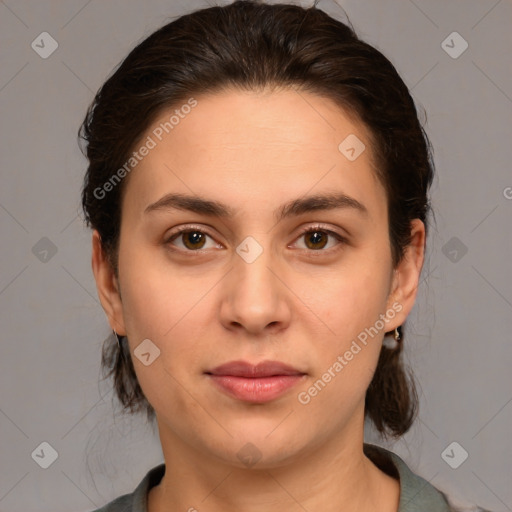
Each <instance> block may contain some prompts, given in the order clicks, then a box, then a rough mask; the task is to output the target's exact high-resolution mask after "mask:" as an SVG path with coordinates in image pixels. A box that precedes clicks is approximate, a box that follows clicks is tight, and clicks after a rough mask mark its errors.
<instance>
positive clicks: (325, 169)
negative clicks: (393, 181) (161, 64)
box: [93, 89, 424, 467]
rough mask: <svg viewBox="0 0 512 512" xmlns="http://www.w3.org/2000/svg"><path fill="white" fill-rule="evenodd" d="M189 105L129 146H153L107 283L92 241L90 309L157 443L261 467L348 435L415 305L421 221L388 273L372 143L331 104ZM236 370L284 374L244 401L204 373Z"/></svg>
mask: <svg viewBox="0 0 512 512" xmlns="http://www.w3.org/2000/svg"><path fill="white" fill-rule="evenodd" d="M195 99H196V101H197V104H196V105H195V106H194V107H193V108H191V109H183V110H181V112H182V115H181V116H180V118H179V122H177V123H175V124H173V128H172V130H171V129H169V125H167V129H168V131H169V133H166V131H165V130H162V124H163V123H165V122H168V121H169V118H170V116H171V115H173V113H174V111H175V109H176V108H173V109H170V110H169V111H165V112H163V113H162V115H161V116H160V117H159V118H158V119H157V120H156V121H155V122H154V123H153V125H152V126H151V127H150V128H149V129H148V131H147V132H146V133H145V134H144V136H143V137H142V138H141V140H142V141H143V142H144V141H146V143H148V142H149V139H148V137H150V139H151V140H152V141H153V143H154V144H153V143H151V142H149V143H148V146H154V147H152V148H151V149H150V150H149V151H148V152H147V154H146V156H144V157H143V158H142V159H141V161H140V162H138V164H137V165H136V167H135V168H134V169H133V170H132V171H131V174H130V175H129V177H128V181H127V183H126V189H125V194H124V197H123V202H122V222H121V234H120V246H119V282H118V283H117V282H116V280H115V278H114V277H113V275H112V273H111V271H110V270H109V267H108V265H107V264H106V261H105V258H104V256H103V255H102V253H101V250H100V246H99V242H98V237H97V234H96V233H95V238H94V239H93V244H94V245H93V246H94V252H93V268H94V271H95V276H96V280H97V284H98V290H99V294H100V298H101V300H102V304H103V306H104V308H105V311H106V312H107V315H108V317H109V320H110V323H111V325H112V327H113V328H115V329H116V331H117V332H118V333H120V334H126V335H127V336H128V340H129V345H130V350H131V353H132V359H133V363H134V367H135V371H136V374H137V378H138V380H139V382H140V385H141V387H142V389H143V391H144V394H145V395H146V397H147V399H148V400H149V402H150V403H151V405H152V406H153V407H154V409H155V411H156V416H157V421H158V425H159V429H160V436H161V440H162V442H163V443H168V445H169V446H177V445H180V444H181V445H187V446H189V447H194V449H197V451H198V452H200V453H202V454H204V456H205V457H207V456H212V457H215V458H216V460H222V461H225V462H226V463H229V464H232V465H237V466H242V465H243V462H242V461H241V460H240V457H239V455H240V453H244V450H246V451H247V450H249V451H251V450H252V451H254V452H255V453H257V454H258V457H261V459H260V464H261V465H262V466H264V465H266V466H268V467H272V466H275V465H279V464H282V463H284V462H285V461H292V460H293V459H295V458H297V459H298V458H299V457H300V456H301V455H304V454H305V453H313V452H314V451H315V450H316V449H318V447H319V446H320V445H324V444H325V443H330V444H338V445H339V447H341V446H344V443H347V442H348V441H349V440H351V441H354V440H358V441H362V434H363V413H364V398H365V393H366V390H367V388H368V385H369V383H370V381H371V379H372V376H373V374H374V371H375V368H376V365H377V361H378V357H379V353H380V351H381V347H382V340H383V337H384V333H385V332H387V331H392V330H393V329H394V328H395V327H396V326H399V325H401V324H402V323H403V321H404V320H405V318H406V316H407V314H408V312H409V311H410V309H411V308H412V306H413V303H414V298H415V293H416V287H417V284H418V276H419V273H420V271H421V266H422V263H423V243H424V229H423V224H422V223H421V222H420V221H416V222H414V223H413V225H412V228H413V243H412V244H411V247H410V249H409V252H408V253H407V257H406V258H405V259H404V262H403V263H402V264H401V266H399V267H398V268H397V269H393V268H392V263H391V248H390V243H389V235H388V221H387V208H386V195H385V191H384V189H383V187H382V185H381V184H380V183H379V181H378V180H377V178H376V176H375V171H374V165H375V164H374V161H373V154H372V150H371V144H370V139H369V132H368V131H367V129H366V128H365V126H364V125H362V124H361V123H359V122H358V121H357V120H355V119H354V118H352V117H349V116H348V115H347V113H346V112H344V111H342V110H341V109H340V108H338V107H337V106H336V105H335V104H334V103H332V102H331V101H330V100H328V99H326V98H321V97H319V96H316V95H313V94H311V93H306V92H300V93H299V92H296V91H295V90H292V89H286V90H281V91H274V92H260V93H256V92H240V91H237V92H235V91H224V92H222V93H218V94H215V95H205V96H196V97H195ZM177 108H178V109H179V106H178V107H177ZM189 110H190V112H189V113H188V114H186V115H184V114H183V112H184V111H187V112H188V111H189ZM174 121H176V119H175V120H174ZM354 136H355V137H357V139H355V138H354ZM347 137H350V138H349V139H348V142H346V143H344V144H342V145H341V149H340V144H341V143H342V142H343V141H344V140H345V139H346V138H347ZM358 140H359V142H358ZM354 141H355V142H354ZM361 143H362V144H364V150H362V152H361V149H362V148H363V146H362V145H361ZM137 147H138V146H137ZM350 148H354V151H352V150H351V149H350ZM358 153H360V154H359V155H358V156H357V154H358ZM354 156H356V158H354ZM170 194H181V195H182V196H183V197H184V196H193V197H194V198H196V199H197V198H201V200H203V201H209V202H214V203H215V205H214V206H215V207H216V208H217V209H216V210H214V209H213V207H212V205H211V204H209V208H206V207H205V203H201V204H200V203H199V202H196V203H195V206H196V208H192V206H194V205H193V203H192V202H190V201H189V202H188V203H187V202H183V201H182V202H181V203H177V202H176V200H174V201H173V200H172V197H171V196H170ZM313 196H315V197H316V196H318V198H317V200H316V201H313V200H311V199H308V198H311V197H313ZM321 197H324V198H325V197H329V198H331V202H330V203H328V202H327V201H325V200H324V201H322V200H321V199H319V198H321ZM333 198H337V201H335V200H334V199H333ZM294 202H295V203H294ZM201 205H202V206H203V207H202V209H201V208H197V207H198V206H201ZM222 210H225V211H222ZM183 230H185V232H184V233H183V232H182V231H183ZM180 233H181V234H180ZM118 290H120V294H119V293H118ZM144 340H150V341H149V342H148V341H145V342H144V343H145V344H143V345H141V343H142V342H143V341H144ZM134 351H135V354H137V353H139V355H140V352H142V353H144V354H145V355H144V356H143V357H142V358H140V359H139V357H137V356H136V355H134ZM148 354H149V355H148ZM141 359H142V360H141ZM240 360H242V361H246V362H248V363H250V364H254V365H256V364H258V363H260V362H261V361H279V362H281V363H285V364H286V365H289V366H290V367H292V368H294V369H295V370H296V373H297V375H295V377H290V376H288V377H281V378H279V377H277V378H276V377H273V378H267V380H265V381H264V380H260V381H259V382H260V383H262V384H260V386H259V389H260V391H261V389H262V388H264V389H263V392H260V393H258V392H257V389H258V385H257V384H254V383H255V382H256V381H255V380H252V379H251V380H250V381H251V382H252V384H251V383H250V382H249V379H245V381H244V382H245V384H244V383H241V382H242V381H243V377H238V378H233V377H232V378H231V380H230V378H229V377H213V376H212V375H211V374H209V373H211V372H212V371H213V370H214V369H215V368H216V367H218V366H219V365H222V364H225V363H228V362H231V361H240ZM143 361H144V362H143ZM145 363H146V364H145ZM147 363H149V364H147ZM220 373H222V372H220ZM226 373H229V372H225V374H226ZM276 373H279V372H276ZM282 373H283V372H281V375H282ZM224 386H228V388H229V387H230V386H234V388H235V392H234V393H235V394H233V392H232V391H228V390H227V389H226V388H225V387H224ZM251 386H252V387H251ZM248 388H249V389H248ZM255 388H256V391H254V389H255ZM230 389H231V388H230ZM236 390H237V391H236ZM251 390H252V391H251ZM247 443H252V444H253V445H254V447H255V448H247V446H246V445H247ZM244 447H245V448H244ZM240 450H242V451H240Z"/></svg>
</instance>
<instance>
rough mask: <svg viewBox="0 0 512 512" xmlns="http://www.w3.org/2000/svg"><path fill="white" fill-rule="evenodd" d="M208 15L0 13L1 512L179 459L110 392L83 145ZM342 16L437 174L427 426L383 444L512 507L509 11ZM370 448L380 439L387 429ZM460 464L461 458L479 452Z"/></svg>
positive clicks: (18, 7)
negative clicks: (372, 54) (106, 111)
mask: <svg viewBox="0 0 512 512" xmlns="http://www.w3.org/2000/svg"><path fill="white" fill-rule="evenodd" d="M211 3H212V4H213V0H211ZM309 4H310V2H307V3H306V2H304V5H309ZM206 5H207V4H206V3H205V2H201V1H189V2H188V1H185V0H183V1H176V0H167V1H163V0H161V1H157V0H151V1H144V2H142V1H135V0H130V1H121V0H109V1H103V2H102V1H99V0H92V1H86V0H67V1H56V0H55V1H49V0H46V1H36V0H33V1H21V0H5V1H0V41H1V50H0V55H1V57H0V58H1V62H0V64H1V65H0V112H1V119H2V123H1V133H0V145H1V147H0V158H1V171H0V172H1V183H2V186H1V189H0V227H1V241H2V243H1V249H0V258H1V271H0V322H1V328H0V333H1V334H0V335H1V348H2V351H1V357H0V511H2V512H21V511H23V512H30V511H52V512H65V511H66V512H69V511H70V510H75V511H79V510H80V511H87V510H92V509H94V508H95V507H97V506H100V505H102V504H104V503H106V502H107V501H109V500H111V499H113V498H114V497H116V496H118V495H120V494H122V493H125V492H131V491H132V490H133V489H134V488H135V486H136V484H138V482H139V481H140V479H141V478H142V477H143V475H144V474H145V473H146V472H147V470H148V469H150V468H151V467H153V466H154V465H156V464H157V463H159V462H161V461H162V455H161V450H160V446H159V441H158V438H157V436H156V433H155V432H153V431H152V429H151V428H150V427H149V426H146V425H144V422H143V421H142V420H141V419H140V418H129V417H123V416H115V415H114V414H113V412H112V403H111V398H112V392H111V391H110V388H109V385H108V383H106V382H103V383H100V382H99V361H100V347H101V343H102V341H103V340H104V339H105V338H106V337H107V336H108V335H109V333H110V331H109V327H108V323H107V321H106V317H105V315H104V313H103V310H102V309H101V306H100V304H99V301H98V298H97V294H96V289H95V284H94V280H93V275H92V271H91V267H90V252H91V249H90V232H89V231H88V230H87V229H85V228H84V226H83V222H82V218H81V216H80V213H79V194H80V186H81V182H82V178H83V174H84V170H85V167H86V161H85V158H84V157H83V156H82V155H81V153H80V151H79V149H78V146H77V141H76V132H77V130H78V127H79V124H80V123H81V121H82V119H83V116H84V115H85V111H86V108H87V106H88V105H89V103H90V102H91V100H92V98H93V95H94V92H95V91H96V90H97V89H98V87H99V86H100V85H101V84H102V83H103V81H104V80H105V79H106V77H107V76H108V75H109V73H110V72H111V70H112V69H113V68H114V66H115V65H116V64H117V63H118V62H119V61H120V60H121V59H122V58H123V57H124V56H126V54H127V53H128V52H129V51H130V50H131V49H132V48H133V46H134V45H135V44H136V43H137V42H138V41H140V40H141V39H143V38H145V37H146V36H148V35H149V34H150V33H151V32H152V31H153V30H155V29H156V28H158V27H160V26H161V25H162V24H164V23H166V22H167V21H168V19H169V18H170V17H174V16H177V15H180V14H184V13H185V12H188V11H189V10H191V9H193V8H199V7H203V6H206ZM340 5H342V6H343V8H344V9H345V10H346V12H347V14H348V15H349V17H350V19H351V21H352V23H353V24H354V26H355V28H356V30H357V32H358V34H359V35H360V36H361V37H362V38H363V39H365V40H367V41H368V42H369V43H371V44H374V45H376V46H377V47H378V48H379V49H380V50H381V51H382V52H383V53H384V54H385V55H386V56H388V58H390V60H391V61H392V62H393V63H394V64H395V66H396V67H397V69H398V71H399V73H400V74H401V75H402V77H403V79H404V81H405V82H406V84H407V85H408V86H409V88H410V89H411V91H412V94H413V97H414V99H415V100H416V102H417V104H418V105H419V106H420V108H421V107H424V108H425V110H426V112H427V125H426V129H427V132H428V134H429V136H430V137H431V140H432V142H433V145H434V148H435V163H436V166H437V173H438V175H437V178H436V180H435V183H434V186H433V189H432V197H433V206H434V210H435V212H436V219H437V224H436V225H433V229H432V232H431V235H430V236H429V239H428V243H429V251H428V258H427V261H426V265H425V268H424V279H425V280H424V281H423V282H422V284H421V286H420V290H419V296H418V300H417V303H416V306H415V308H414V310H413V313H412V314H411V316H410V317H409V320H408V327H407V329H408V337H407V342H406V347H407V348H406V360H407V362H408V364H409V365H410V366H412V367H413V369H414V371H415V374H416V377H417V380H418V382H419V384H420V389H419V391H420V398H421V410H420V416H419V419H418V421H417V422H416V424H415V426H414V427H413V429H412V430H411V431H410V432H409V433H408V434H407V435H406V436H404V438H403V439H401V440H400V441H399V442H396V443H391V442H388V443H384V442H380V444H381V445H383V446H386V447H388V448H390V449H393V450H394V451H395V452H396V453H398V454H399V455H400V456H402V458H404V459H405V460H406V462H407V463H408V464H409V465H410V467H411V468H412V469H413V470H414V471H416V472H417V473H419V474H420V475H422V476H423V477H424V478H426V479H427V480H428V481H430V482H431V483H432V484H433V485H435V486H437V487H438V488H440V489H442V490H444V491H446V492H448V493H449V494H450V495H451V496H452V497H453V498H454V499H458V501H456V502H457V503H466V502H467V503H471V502H477V503H479V504H480V505H482V506H485V507H487V508H490V509H492V510H495V511H506V510H512V486H511V485H510V475H511V474H512V464H511V460H512V442H511V441H510V431H511V428H510V425H511V419H512V403H511V402H512V386H511V378H510V366H511V363H512V360H511V359H512V358H511V354H512V345H511V343H510V342H511V335H510V332H511V329H512V315H511V309H512V272H511V270H510V269H511V267H510V262H511V261H512V250H511V249H512V244H511V240H512V237H511V236H510V225H511V222H510V221H511V216H512V188H511V187H512V173H511V172H510V170H509V169H510V167H509V165H510V161H511V160H512V129H511V123H510V120H511V114H512V73H511V67H510V66H511V58H510V54H511V51H512V31H511V30H510V27H511V21H512V3H511V2H510V1H506V0H501V1H499V0H485V1H484V0H461V1H455V0H451V1H441V0H439V1H437V0H424V1H421V0H414V2H413V1H412V0H402V1H398V0H385V1H382V0H378V1H377V0H368V1H357V0H346V1H342V0H339V5H337V4H336V3H335V2H334V1H333V0H323V1H321V2H320V3H319V7H320V8H323V9H324V10H326V11H327V12H329V13H330V14H331V15H334V16H336V17H339V18H340V19H344V13H343V11H342V9H341V8H340ZM454 31H457V32H458V33H459V34H460V35H461V36H462V37H463V38H464V40H466V41H467V43H468V44H469V47H468V48H467V50H466V51H465V52H464V53H462V54H461V55H460V56H458V57H457V58H453V56H450V55H449V54H448V53H447V52H446V51H445V49H443V47H442V42H443V41H444V40H445V39H446V38H447V36H449V34H451V33H452V32H454ZM42 32H48V33H49V34H50V35H51V36H52V37H53V38H54V39H55V40H56V41H57V43H58V48H57V50H56V51H55V52H54V53H53V54H52V55H50V56H49V57H48V58H46V59H43V58H42V57H40V56H39V54H38V53H36V51H34V49H32V47H31V43H32V41H34V40H36V42H37V41H38V40H39V41H40V38H39V39H37V38H38V36H39V34H41V33H42ZM445 44H448V45H450V46H453V48H452V52H453V51H460V49H461V48H462V46H461V41H460V40H453V42H451V40H450V39H448V42H447V43H445ZM45 48H46V49H48V48H49V45H48V44H46V45H45ZM422 117H423V115H422ZM41 239H42V240H41ZM55 250H56V252H55ZM45 251H46V252H45ZM465 251H467V252H465ZM54 252H55V254H54ZM366 438H367V440H368V441H370V442H379V441H378V439H377V438H376V437H375V435H374V432H373V431H372V430H371V429H368V430H367V431H366ZM454 441H455V442H457V443H459V445H460V446H461V447H462V448H463V449H464V450H465V451H467V453H468V454H469V456H468V458H467V460H465V461H464V462H463V463H462V464H461V465H460V466H459V467H458V468H457V469H452V467H450V466H449V465H448V464H447V462H445V459H446V456H445V457H444V458H443V456H442V454H443V453H446V452H444V450H445V449H446V448H447V447H448V446H449V445H450V444H451V443H452V442H454ZM42 442H47V443H49V444H50V445H51V446H52V447H53V448H54V449H55V450H56V451H57V452H58V457H57V459H56V460H55V462H54V463H53V464H52V465H51V466H50V467H48V468H47V469H43V468H42V467H40V466H39V464H38V463H36V459H37V458H36V457H32V456H31V454H32V453H33V452H34V450H36V452H35V453H40V450H41V448H39V446H40V444H41V443H42ZM38 450H39V452H38ZM448 452H449V453H450V455H451V459H452V461H453V460H457V459H459V460H460V458H461V454H462V453H463V452H462V449H461V448H459V447H458V446H456V447H455V449H454V451H453V452H450V450H449V451H448ZM48 454H49V451H48V450H47V451H46V454H45V455H44V457H48V456H49V455H48ZM44 457H41V458H40V460H42V458H44Z"/></svg>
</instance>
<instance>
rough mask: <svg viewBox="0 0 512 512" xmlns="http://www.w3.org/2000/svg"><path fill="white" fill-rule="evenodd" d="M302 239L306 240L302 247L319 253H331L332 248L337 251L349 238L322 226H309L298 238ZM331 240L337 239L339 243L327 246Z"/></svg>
mask: <svg viewBox="0 0 512 512" xmlns="http://www.w3.org/2000/svg"><path fill="white" fill-rule="evenodd" d="M301 239H303V240H304V246H303V247H300V246H299V248H300V249H304V250H308V251H311V252H318V253H330V252H331V250H333V251H335V250H337V249H341V248H342V247H343V245H344V244H345V243H347V240H346V239H345V238H344V237H343V236H341V235H339V234H338V233H335V232H334V231H331V230H329V229H324V228H323V227H322V226H313V227H307V228H306V229H304V230H303V231H302V233H301V234H300V236H299V238H298V240H301ZM331 240H333V241H334V242H335V241H337V242H338V243H334V246H333V245H331V246H330V247H327V245H328V244H329V243H330V242H331ZM326 247H327V248H326Z"/></svg>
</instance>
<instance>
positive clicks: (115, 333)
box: [112, 329, 123, 350]
mask: <svg viewBox="0 0 512 512" xmlns="http://www.w3.org/2000/svg"><path fill="white" fill-rule="evenodd" d="M112 332H113V333H114V336H115V337H116V339H117V346H118V347H119V350H121V349H122V347H121V341H122V339H123V337H122V336H119V334H117V332H116V331H115V330H114V329H112Z"/></svg>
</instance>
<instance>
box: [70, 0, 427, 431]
mask: <svg viewBox="0 0 512 512" xmlns="http://www.w3.org/2000/svg"><path fill="white" fill-rule="evenodd" d="M263 87H294V88H296V89H297V90H299V91H309V92H311V93H314V94H318V95H322V96H324V97H327V98H330V99H331V100H333V101H334V102H335V103H336V104H337V105H339V106H340V107H341V108H343V109H344V110H345V111H346V112H348V113H350V114H352V115H355V116H356V117H357V119H359V120H361V121H362V122H363V123H364V124H365V126H366V127H368V129H369V131H370V134H371V137H372V140H371V141H370V142H371V146H372V149H373V155H374V158H375V160H376V162H377V163H378V165H377V166H376V171H375V172H376V174H377V177H378V179H379V180H380V181H381V183H382V184H383V186H384V188H385V190H386V197H387V207H388V220H389V240H390V246H391V252H392V261H393V267H394V268H395V267H396V265H397V264H398V263H399V262H400V261H401V259H402V258H403V254H404V249H405V248H406V247H407V245H409V244H410V242H411V226H410V223H411V220H412V219H415V218H417V219H420V220H421V221H423V222H424V224H425V226H426V228H427V227H428V223H427V215H428V213H429V211H430V201H429V199H428V197H427V196H428V189H429V187H430V185H431V183H432V180H433V174H434V166H433V160H432V155H431V146H430V143H429V140H428V137H427V135H426V133H425V131H424V129H423V127H422V126H421V124H420V122H419V120H418V115H417V111H416V108H415V104H414V101H413V99H412V97H411V95H410V94H409V91H408V89H407V87H406V85H405V84H404V82H403V81H402V79H401V78H400V76H399V75H398V73H397V71H396V69H395V67H394V66H393V65H392V64H391V62H390V61H389V60H388V59H387V58H386V57H385V56H384V55H382V53H380V52H379V51H378V50H377V49H375V48H374V47H372V46H371V45H369V44H367V43H365V42H364V41H361V40H360V39H359V38H358V37H357V36H356V34H355V32H354V29H353V28H352V27H351V26H348V25H346V24H344V23H342V22H341V21H338V20H336V19H334V18H332V17H330V16H329V15H327V14H326V13H325V12H323V11H322V10H320V9H318V8H317V7H316V5H315V6H312V7H310V8H302V7H299V6H296V5H289V4H274V5H267V4H263V3H260V2H256V1H244V0H240V1H235V2H233V3H232V4H229V5H225V6H221V7H219V6H217V7H211V8H206V9H202V10H198V11H195V12H192V13H189V14H187V15H184V16H182V17H180V18H177V19H175V20H174V21H172V22H170V23H168V24H167V25H165V26H163V27H162V28H160V29H159V30H157V31H156V32H154V33H153V34H151V35H150V36H149V37H147V38H146V39H145V40H144V41H142V42H141V43H140V44H139V45H138V46H137V47H136V48H135V49H133V51H131V53H130V54H129V55H128V56H127V57H126V58H125V59H124V61H123V62H122V63H121V64H120V65H119V67H118V68H117V69H116V70H115V72H114V73H113V74H112V75H111V76H110V77H109V78H108V80H107V81H106V82H105V83H104V85H103V86H102V87H101V88H100V90H99V91H98V93H97V95H96V97H95V98H94V101H93V103H92V104H91V106H90V107H89V110H88V112H87V115H86V117H85V120H84V122H83V124H82V126H81V127H80V131H79V137H81V138H82V139H83V140H85V141H86V143H87V147H86V151H85V152H84V153H85V154H86V156H87V158H88V160H89V166H88V169H87V173H86V175H85V179H84V186H83V190H82V206H83V210H84V213H85V220H86V222H87V224H88V226H92V227H93V228H95V229H97V230H98V232H99V234H100V236H101V242H102V247H103V249H104V251H105V252H106V254H107V255H108V256H109V259H110V261H111V264H112V267H113V269H114V271H115V272H116V274H117V254H118V243H119V230H120V220H121V208H120V205H121V198H122V193H123V190H124V188H125V186H126V179H124V180H123V181H122V182H121V183H120V184H119V185H118V186H114V187H112V189H111V190H109V192H108V194H106V197H98V196H100V195H104V194H103V192H102V193H101V194H99V193H98V192H97V191H98V190H104V189H102V187H103V185H104V184H105V183H106V182H108V181H109V179H111V178H112V176H113V175H114V173H115V172H116V171H117V170H118V169H119V168H121V167H122V166H123V165H124V164H125V162H126V161H127V160H128V159H129V158H130V155H131V152H132V151H133V150H134V148H135V146H136V144H137V143H138V142H139V141H140V139H141V137H142V136H143V135H144V134H145V132H146V130H147V129H148V128H149V126H150V125H151V124H152V122H153V121H154V120H155V118H156V116H158V115H159V114H160V113H161V112H162V110H163V109H167V108H169V107H172V106H175V105H179V104H181V103H186V101H187V99H189V98H190V97H191V96H192V95H199V94H203V93H215V92H218V91H221V90H223V89H228V88H238V89H243V90H258V89H261V88H263ZM109 188H110V187H109ZM402 336H403V333H402ZM122 346H123V350H122V351H120V350H118V348H117V344H116V341H115V339H114V338H110V339H108V340H106V342H105V344H104V347H103V356H102V367H103V369H104V373H105V375H106V376H107V377H108V376H113V379H114V386H115V391H116V394H117V397H118V398H119V400H120V402H121V404H122V405H123V407H124V408H125V409H127V410H129V411H131V412H136V411H143V410H145V411H146V413H147V415H148V418H153V417H154V410H153V408H152V407H151V405H150V404H149V402H148V401H147V400H146V398H145V396H144V394H143V392H142V390H141V388H140V386H139V384H138V382H137V378H136V375H135V372H134V369H133V364H132V360H131V356H130V353H129V350H128V347H127V343H123V344H122ZM401 353H402V342H401V343H400V344H399V346H398V348H397V349H395V350H391V349H388V348H386V347H383V348H382V350H381V354H380V357H379V361H378V366H377V369H376V372H375V375H374V377H373V380H372V382H371V384H370V386H369V388H368V390H367V394H366V400H365V417H368V418H370V419H371V420H372V421H373V423H374V425H375V427H376V428H377V430H378V431H379V432H380V434H381V435H383V436H384V437H387V435H388V434H391V435H392V436H393V437H399V436H401V435H402V434H404V433H405V432H407V431H408V430H409V428H410V427H411V425H412V423H413V421H414V418H415V416H416V413H417V407H418V397H417V393H416V388H415V384H414V379H413V377H412V374H410V373H409V372H408V371H406V369H405V367H404V363H403V361H402V359H401Z"/></svg>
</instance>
